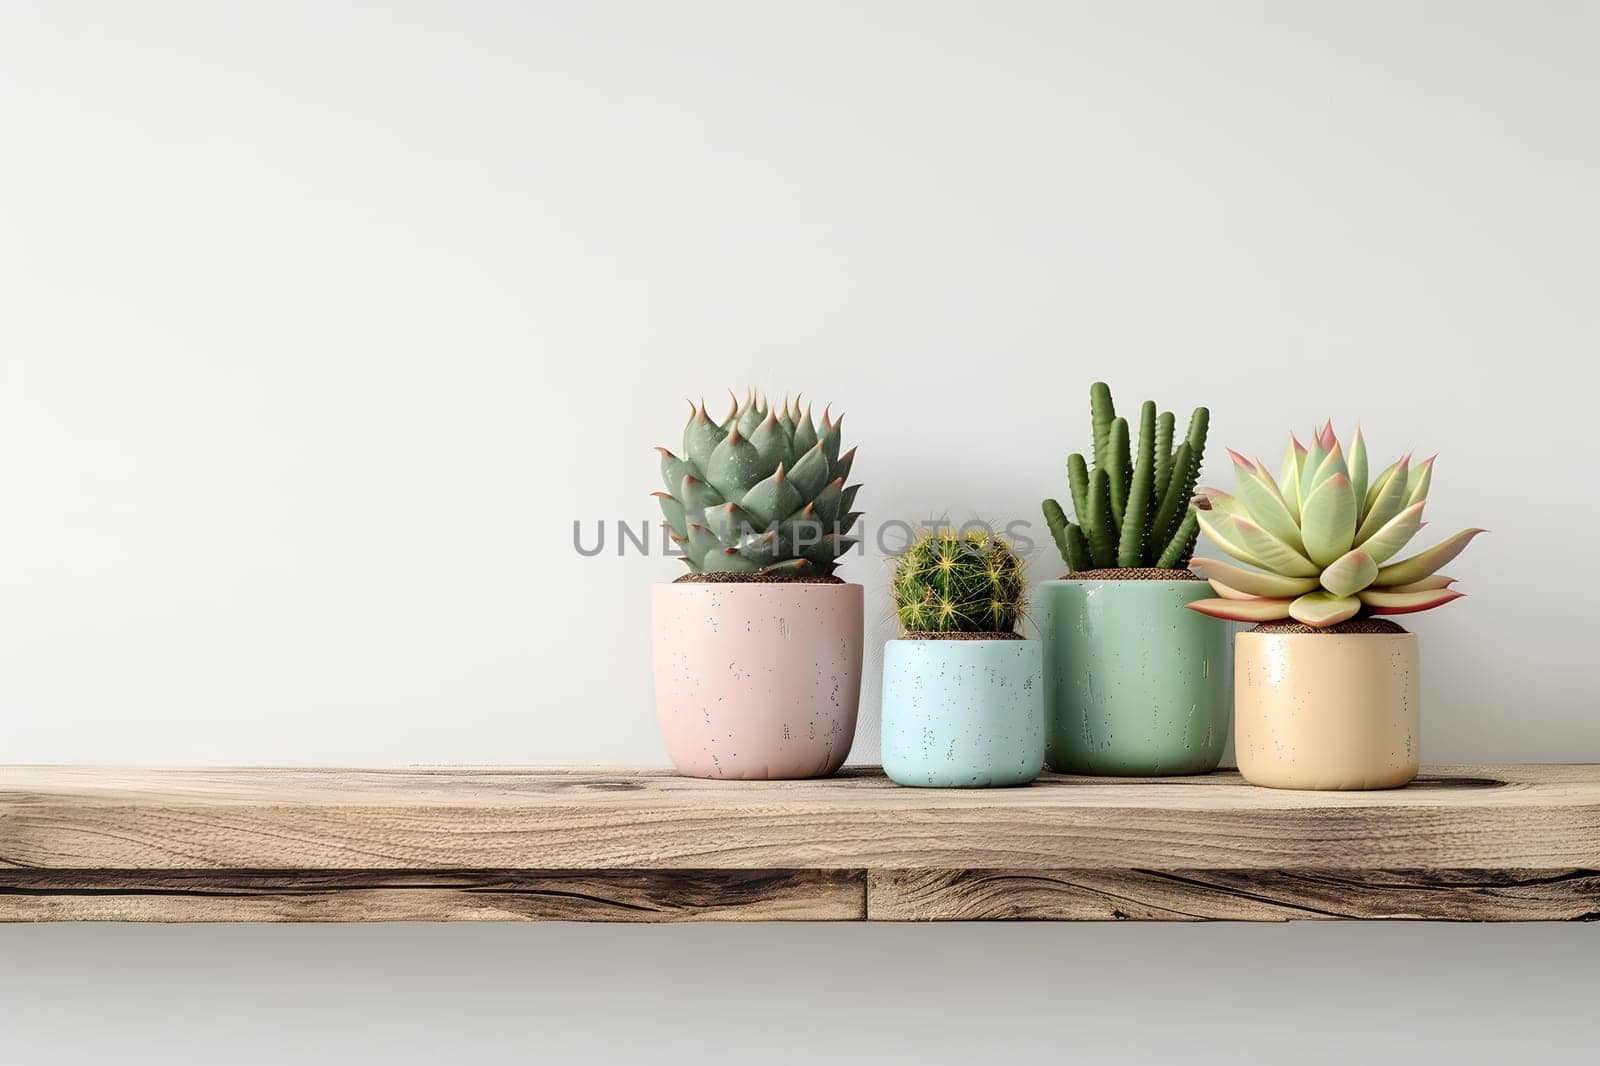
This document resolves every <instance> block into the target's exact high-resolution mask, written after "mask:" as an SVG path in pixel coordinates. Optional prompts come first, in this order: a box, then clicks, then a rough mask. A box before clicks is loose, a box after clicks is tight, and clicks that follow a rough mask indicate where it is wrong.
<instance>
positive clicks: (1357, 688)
mask: <svg viewBox="0 0 1600 1066" xmlns="http://www.w3.org/2000/svg"><path fill="white" fill-rule="evenodd" d="M1234 647H1235V650H1236V652H1237V654H1238V661H1237V664H1236V666H1235V677H1236V679H1237V684H1236V686H1235V689H1234V753H1235V754H1236V755H1237V756H1238V759H1239V773H1241V774H1243V775H1244V779H1245V780H1246V781H1248V782H1250V783H1251V784H1252V785H1265V786H1266V787H1268V788H1303V789H1319V790H1320V789H1358V788H1399V787H1400V786H1401V785H1404V784H1405V783H1406V782H1408V781H1410V780H1411V779H1412V778H1414V777H1416V776H1417V767H1418V765H1419V763H1420V758H1421V739H1422V692H1421V673H1420V667H1419V663H1418V660H1417V638H1416V635H1415V634H1414V633H1344V634H1338V633H1335V634H1327V633H1240V634H1239V635H1238V636H1237V637H1236V638H1235V645H1234Z"/></svg>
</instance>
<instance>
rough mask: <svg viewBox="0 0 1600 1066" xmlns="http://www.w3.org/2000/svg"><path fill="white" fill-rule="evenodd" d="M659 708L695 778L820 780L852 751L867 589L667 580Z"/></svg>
mask: <svg viewBox="0 0 1600 1066" xmlns="http://www.w3.org/2000/svg"><path fill="white" fill-rule="evenodd" d="M651 627H652V638H651V650H652V653H653V657H654V660H655V680H656V712H657V714H658V716H659V717H660V720H661V734H662V737H663V739H664V740H665V741H666V746H667V755H668V756H669V757H670V758H671V759H672V762H673V765H675V766H676V767H677V768H678V772H679V773H682V774H686V775H688V776H690V777H727V778H741V779H746V780H751V779H755V780H764V779H769V778H790V777H821V776H823V775H825V774H831V773H833V772H834V771H835V770H837V769H839V767H840V766H841V765H842V764H843V763H844V760H845V756H847V755H849V754H850V744H851V741H852V740H853V739H854V738H855V733H856V708H857V706H858V705H859V703H860V701H861V586H860V585H822V584H755V583H744V584H740V583H729V584H682V585H657V586H655V589H654V592H653V594H652V598H651Z"/></svg>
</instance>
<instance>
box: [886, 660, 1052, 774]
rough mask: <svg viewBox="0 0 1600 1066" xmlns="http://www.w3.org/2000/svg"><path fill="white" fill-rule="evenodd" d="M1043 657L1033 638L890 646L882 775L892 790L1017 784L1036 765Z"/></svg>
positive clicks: (1040, 748) (1040, 757) (1040, 745)
mask: <svg viewBox="0 0 1600 1066" xmlns="http://www.w3.org/2000/svg"><path fill="white" fill-rule="evenodd" d="M1042 668H1043V655H1042V653H1041V651H1040V648H1039V644H1038V642H1037V641H1033V640H891V641H890V642H889V643H888V645H887V647H885V648H884V653H883V770H884V773H886V774H888V775H889V777H890V779H892V780H894V781H896V782H898V783H899V784H902V785H920V786H923V787H930V788H988V787H993V786H999V785H1026V784H1027V783H1028V782H1030V781H1032V780H1033V779H1034V778H1035V777H1038V776H1039V771H1040V770H1041V769H1042V768H1043V767H1044V691H1043V684H1042V681H1041V677H1042V675H1041V670H1042Z"/></svg>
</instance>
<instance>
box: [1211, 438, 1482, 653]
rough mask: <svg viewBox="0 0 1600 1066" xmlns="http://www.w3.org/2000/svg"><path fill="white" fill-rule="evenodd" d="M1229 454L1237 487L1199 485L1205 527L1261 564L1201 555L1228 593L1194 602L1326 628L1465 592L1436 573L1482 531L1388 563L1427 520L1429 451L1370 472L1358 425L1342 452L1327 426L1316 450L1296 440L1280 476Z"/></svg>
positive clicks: (1241, 556)
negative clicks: (1236, 563) (1229, 490)
mask: <svg viewBox="0 0 1600 1066" xmlns="http://www.w3.org/2000/svg"><path fill="white" fill-rule="evenodd" d="M1228 454H1229V455H1231V456H1233V464H1234V468H1235V473H1236V474H1237V475H1238V485H1237V489H1236V491H1235V493H1234V494H1233V495H1229V494H1228V493H1226V492H1219V491H1217V490H1216V489H1202V490H1201V492H1202V494H1203V495H1202V509H1201V511H1200V513H1199V522H1200V528H1201V529H1203V530H1205V533H1206V536H1207V537H1208V538H1210V540H1211V541H1212V543H1214V544H1216V546H1217V547H1219V548H1221V549H1222V550H1223V551H1225V552H1227V553H1228V554H1229V555H1231V556H1233V557H1234V558H1235V559H1238V560H1239V561H1240V562H1243V563H1248V564H1249V565H1250V566H1252V567H1255V569H1253V570H1245V569H1242V568H1240V567H1237V566H1233V565H1231V564H1229V563H1224V562H1218V561H1216V560H1212V559H1196V560H1194V562H1193V563H1191V564H1190V565H1191V566H1192V567H1193V568H1194V570H1195V571H1196V572H1198V573H1199V574H1201V576H1203V577H1205V578H1206V579H1207V580H1209V581H1210V582H1211V587H1212V588H1213V589H1215V590H1216V592H1217V595H1218V596H1219V597H1221V598H1220V599H1214V600H1201V601H1200V602H1198V603H1191V604H1189V605H1188V606H1189V607H1191V608H1193V609H1194V610H1197V611H1200V612H1202V613H1204V614H1209V615H1214V616H1216V617H1218V618H1228V619H1232V620H1234V621H1239V622H1280V621H1289V620H1293V621H1296V622H1300V623H1302V624H1304V625H1308V626H1312V627H1315V628H1317V629H1323V628H1326V627H1328V626H1332V625H1337V624H1338V623H1340V622H1345V621H1349V620H1350V619H1352V618H1356V617H1357V616H1365V615H1385V614H1409V613H1411V612H1413V611H1426V610H1428V609H1429V608H1430V607H1438V606H1439V605H1441V604H1445V603H1449V602H1450V601H1451V600H1454V599H1458V598H1459V597H1460V596H1461V593H1459V592H1455V591H1452V590H1451V588H1450V586H1451V584H1453V583H1454V581H1455V579H1454V578H1451V577H1445V576H1444V575H1442V574H1440V573H1438V571H1439V568H1440V567H1442V566H1444V565H1445V564H1446V563H1448V562H1449V561H1450V560H1452V559H1454V558H1455V557H1456V556H1457V555H1458V554H1459V553H1460V552H1461V549H1462V548H1465V547H1466V546H1467V544H1468V543H1469V542H1470V541H1471V540H1472V538H1473V537H1475V536H1477V535H1478V534H1479V533H1482V532H1483V530H1481V529H1464V530H1462V531H1461V532H1460V533H1457V534H1456V535H1455V536H1453V537H1451V538H1449V539H1448V540H1446V541H1444V542H1443V543H1441V544H1438V545H1435V546H1434V547H1432V548H1429V549H1428V550H1427V551H1425V552H1422V553H1421V554H1419V555H1413V556H1411V557H1410V558H1409V559H1402V560H1399V561H1398V562H1390V560H1391V559H1393V558H1394V556H1395V555H1397V554H1398V553H1399V552H1400V550H1401V549H1402V548H1404V547H1405V546H1406V544H1407V543H1409V542H1410V540H1411V538H1412V537H1413V536H1415V535H1416V533H1417V530H1419V529H1421V528H1422V525H1423V522H1422V510H1423V505H1424V504H1425V503H1426V502H1427V498H1428V487H1429V485H1430V484H1431V483H1432V480H1433V459H1427V460H1424V461H1423V462H1421V463H1418V464H1416V465H1412V463H1411V456H1410V455H1406V456H1404V457H1403V458H1401V459H1400V460H1398V461H1397V462H1395V463H1394V464H1392V465H1391V466H1389V467H1388V468H1387V469H1386V470H1384V471H1383V472H1382V473H1380V474H1378V475H1377V476H1376V477H1373V478H1369V477H1368V475H1367V445H1366V441H1365V440H1363V439H1362V436H1361V429H1360V427H1357V428H1356V433H1355V436H1354V437H1353V438H1352V439H1351V442H1350V455H1349V458H1348V459H1346V457H1345V452H1344V447H1343V445H1342V444H1341V443H1340V441H1339V438H1338V437H1337V436H1335V435H1334V432H1333V424H1332V423H1331V422H1330V423H1329V424H1327V425H1325V426H1323V427H1322V429H1320V430H1316V431H1313V433H1312V435H1311V445H1310V447H1307V446H1305V445H1303V444H1301V443H1300V441H1299V440H1298V439H1297V438H1295V437H1293V436H1291V437H1290V438H1289V446H1288V448H1287V449H1285V451H1284V455H1283V467H1282V471H1281V474H1280V478H1279V480H1277V481H1274V480H1273V477H1272V475H1271V473H1269V472H1268V470H1267V467H1266V464H1264V463H1261V462H1251V461H1250V460H1249V459H1247V458H1245V457H1244V456H1242V455H1240V454H1239V453H1238V452H1235V451H1231V450H1230V451H1229V453H1228Z"/></svg>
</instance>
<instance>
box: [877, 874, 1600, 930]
mask: <svg viewBox="0 0 1600 1066" xmlns="http://www.w3.org/2000/svg"><path fill="white" fill-rule="evenodd" d="M867 917H868V918H869V919H871V920H873V921H996V920H1035V921H1038V920H1049V921H1157V922H1165V921H1174V922H1192V921H1236V922H1274V921H1276V922H1283V921H1296V920H1303V919H1323V920H1328V919H1338V918H1359V919H1394V918H1410V919H1427V920H1432V921H1461V922H1486V921H1495V922H1508V921H1512V922H1543V921H1594V920H1597V919H1600V870H1558V871H1544V870H1364V871H1352V870H1294V871H1280V870H1165V871H1163V870H1057V871H1048V870H888V871H882V872H875V873H872V874H871V875H869V880H868V890H867Z"/></svg>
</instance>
